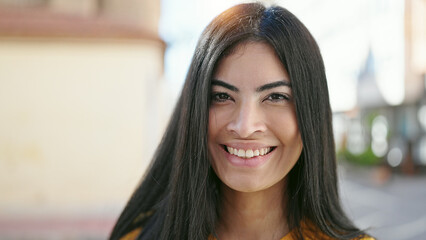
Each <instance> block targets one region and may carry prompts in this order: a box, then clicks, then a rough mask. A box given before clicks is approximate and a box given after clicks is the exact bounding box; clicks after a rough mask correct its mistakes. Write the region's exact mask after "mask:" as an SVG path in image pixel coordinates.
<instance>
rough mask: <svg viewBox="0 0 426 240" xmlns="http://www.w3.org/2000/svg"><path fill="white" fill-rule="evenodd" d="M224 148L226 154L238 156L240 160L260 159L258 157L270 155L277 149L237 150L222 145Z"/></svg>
mask: <svg viewBox="0 0 426 240" xmlns="http://www.w3.org/2000/svg"><path fill="white" fill-rule="evenodd" d="M222 146H223V148H224V149H225V151H226V152H228V153H229V154H232V155H235V156H238V157H240V158H252V157H258V156H265V155H267V154H269V153H271V152H272V151H274V150H275V148H277V147H267V148H260V149H254V150H253V149H247V150H244V149H237V148H232V147H228V146H226V145H222Z"/></svg>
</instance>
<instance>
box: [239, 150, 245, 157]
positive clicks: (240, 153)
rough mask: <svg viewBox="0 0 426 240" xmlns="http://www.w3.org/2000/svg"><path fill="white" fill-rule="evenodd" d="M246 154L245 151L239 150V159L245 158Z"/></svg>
mask: <svg viewBox="0 0 426 240" xmlns="http://www.w3.org/2000/svg"><path fill="white" fill-rule="evenodd" d="M245 156H246V152H245V151H244V150H243V149H240V150H238V157H245Z"/></svg>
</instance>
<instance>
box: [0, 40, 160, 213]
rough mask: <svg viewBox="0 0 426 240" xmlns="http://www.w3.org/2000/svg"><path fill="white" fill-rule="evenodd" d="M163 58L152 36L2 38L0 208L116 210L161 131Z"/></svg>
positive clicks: (13, 210)
mask: <svg viewBox="0 0 426 240" xmlns="http://www.w3.org/2000/svg"><path fill="white" fill-rule="evenodd" d="M162 58H163V49H162V46H160V45H159V44H158V45H157V43H155V42H141V41H139V42H131V41H107V40H102V41H101V40H93V41H89V40H85V41H83V40H74V41H73V40H69V39H68V40H52V39H50V40H46V39H26V40H22V39H21V40H20V39H0V66H1V70H0V194H1V196H2V197H1V198H0V215H1V216H0V217H2V216H5V215H6V216H7V215H14V216H16V215H24V216H25V215H31V214H32V215H34V214H35V215H37V214H44V215H45V214H55V213H57V212H62V213H65V214H67V213H73V214H75V213H77V214H78V213H82V212H84V213H85V214H90V211H101V212H102V214H103V213H106V214H112V215H114V214H117V213H118V211H119V210H120V209H121V208H122V207H123V204H124V203H125V201H127V198H128V196H129V194H130V193H131V192H132V190H133V187H134V186H135V185H136V184H137V182H138V181H139V178H140V177H141V175H142V173H143V171H144V168H145V167H146V165H147V163H148V161H149V160H150V158H151V156H152V153H153V150H154V148H155V146H156V144H157V142H158V139H159V135H160V134H161V128H162V126H160V124H159V123H158V122H159V121H158V116H161V114H163V113H161V110H159V109H158V106H157V105H156V104H157V102H158V100H157V99H156V97H158V93H159V92H160V93H161V91H160V90H159V89H158V86H159V83H160V82H161V77H162ZM114 217H116V216H115V215H114Z"/></svg>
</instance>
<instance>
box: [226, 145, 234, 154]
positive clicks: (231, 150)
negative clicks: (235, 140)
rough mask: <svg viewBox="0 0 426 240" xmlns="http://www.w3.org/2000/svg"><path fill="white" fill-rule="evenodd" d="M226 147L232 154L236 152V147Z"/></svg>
mask: <svg viewBox="0 0 426 240" xmlns="http://www.w3.org/2000/svg"><path fill="white" fill-rule="evenodd" d="M226 149H228V152H229V153H230V154H234V149H233V148H231V147H228V146H226Z"/></svg>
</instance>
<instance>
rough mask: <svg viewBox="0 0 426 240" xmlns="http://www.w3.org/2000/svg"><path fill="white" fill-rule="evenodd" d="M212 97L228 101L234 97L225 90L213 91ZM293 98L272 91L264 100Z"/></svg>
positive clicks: (220, 100)
mask: <svg viewBox="0 0 426 240" xmlns="http://www.w3.org/2000/svg"><path fill="white" fill-rule="evenodd" d="M211 99H212V101H213V102H219V103H222V102H226V101H228V100H231V101H233V100H234V99H233V98H232V97H231V96H229V94H227V93H225V92H213V93H212V96H211ZM290 100H291V98H290V97H289V96H287V95H286V94H282V93H272V94H270V95H268V96H267V97H266V98H265V99H264V100H263V101H271V102H273V103H276V102H281V101H290Z"/></svg>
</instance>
